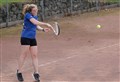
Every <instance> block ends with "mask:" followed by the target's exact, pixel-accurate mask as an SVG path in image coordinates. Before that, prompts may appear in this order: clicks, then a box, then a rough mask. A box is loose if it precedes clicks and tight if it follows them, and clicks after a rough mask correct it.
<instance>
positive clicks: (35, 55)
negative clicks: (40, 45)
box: [30, 46, 38, 73]
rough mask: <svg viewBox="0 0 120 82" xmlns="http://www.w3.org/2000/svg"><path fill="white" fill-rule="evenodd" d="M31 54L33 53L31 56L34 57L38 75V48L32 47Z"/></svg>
mask: <svg viewBox="0 0 120 82" xmlns="http://www.w3.org/2000/svg"><path fill="white" fill-rule="evenodd" d="M30 53H31V56H32V61H33V66H34V72H35V73H38V58H37V46H31V47H30Z"/></svg>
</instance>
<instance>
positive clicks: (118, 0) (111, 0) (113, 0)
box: [107, 0, 120, 3]
mask: <svg viewBox="0 0 120 82" xmlns="http://www.w3.org/2000/svg"><path fill="white" fill-rule="evenodd" d="M107 1H108V2H113V3H114V2H120V0H107Z"/></svg>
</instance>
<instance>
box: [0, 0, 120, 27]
mask: <svg viewBox="0 0 120 82" xmlns="http://www.w3.org/2000/svg"><path fill="white" fill-rule="evenodd" d="M27 3H33V4H37V5H38V9H39V13H38V16H39V20H41V21H43V20H45V19H47V18H52V17H54V16H67V15H72V14H75V13H85V12H91V11H99V10H101V9H106V8H111V7H119V6H120V5H119V2H117V1H116V2H108V1H106V0H34V1H30V2H24V3H23V2H21V3H20V2H19V3H18V2H17V3H15V2H13V3H9V4H8V3H7V2H6V4H5V5H2V6H1V7H0V23H1V24H0V28H2V27H7V26H11V25H14V24H17V23H20V22H23V15H22V8H23V5H24V4H27Z"/></svg>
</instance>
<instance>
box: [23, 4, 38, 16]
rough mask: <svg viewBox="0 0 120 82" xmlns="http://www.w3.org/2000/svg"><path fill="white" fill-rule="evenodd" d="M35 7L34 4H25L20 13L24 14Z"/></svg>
mask: <svg viewBox="0 0 120 82" xmlns="http://www.w3.org/2000/svg"><path fill="white" fill-rule="evenodd" d="M35 7H36V8H37V5H35V4H26V5H24V7H23V11H22V14H23V15H25V14H26V13H27V12H31V11H32V9H33V8H35Z"/></svg>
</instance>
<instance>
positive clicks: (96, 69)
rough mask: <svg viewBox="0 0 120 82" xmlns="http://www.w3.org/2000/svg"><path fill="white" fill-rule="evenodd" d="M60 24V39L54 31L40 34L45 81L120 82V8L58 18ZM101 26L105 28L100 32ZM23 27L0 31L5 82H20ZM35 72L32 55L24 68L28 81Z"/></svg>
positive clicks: (39, 56)
mask: <svg viewBox="0 0 120 82" xmlns="http://www.w3.org/2000/svg"><path fill="white" fill-rule="evenodd" d="M49 21H50V20H49ZM54 21H55V20H52V22H54ZM57 21H58V22H59V24H60V27H61V35H60V36H58V37H56V36H55V35H54V34H53V33H52V32H49V33H43V32H39V33H38V34H37V41H38V50H39V51H38V58H39V72H40V74H41V82H119V55H120V53H119V50H120V49H119V46H120V44H119V34H120V33H119V31H120V30H119V28H120V27H119V8H114V9H110V10H103V11H99V12H91V13H85V14H82V15H81V14H80V15H75V16H71V17H64V18H58V20H57ZM52 22H50V23H52ZM97 24H100V25H101V26H102V28H101V29H97V28H96V25H97ZM21 28H22V27H21V25H18V26H16V28H15V27H13V28H9V29H2V30H1V31H0V32H2V37H1V39H0V42H1V44H0V47H1V54H2V55H1V57H0V58H1V68H0V72H1V76H0V78H1V82H17V80H16V68H17V62H18V58H19V55H20V43H19V37H20V31H21ZM32 73H33V67H32V60H31V56H30V54H28V58H27V59H26V62H25V65H24V67H23V76H24V79H25V81H24V82H34V80H33V79H32V76H31V74H32Z"/></svg>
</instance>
